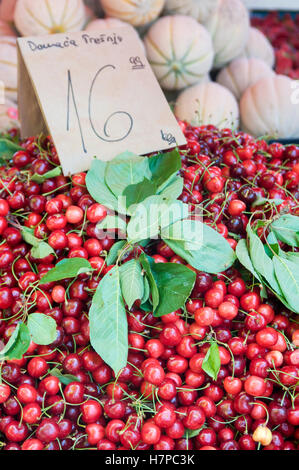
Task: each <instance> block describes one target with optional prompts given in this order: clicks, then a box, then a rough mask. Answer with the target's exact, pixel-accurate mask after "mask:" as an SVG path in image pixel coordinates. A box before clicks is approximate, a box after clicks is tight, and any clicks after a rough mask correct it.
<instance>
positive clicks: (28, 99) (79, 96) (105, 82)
mask: <svg viewBox="0 0 299 470" xmlns="http://www.w3.org/2000/svg"><path fill="white" fill-rule="evenodd" d="M18 52H19V108H20V119H21V125H22V135H23V137H28V136H30V135H36V134H39V133H40V132H49V133H50V134H51V135H52V137H53V139H54V143H55V145H56V148H57V151H58V155H59V157H60V161H61V164H62V167H63V171H64V174H65V175H67V174H74V173H76V172H80V171H84V170H87V169H88V168H89V167H90V163H91V160H92V159H93V158H94V156H96V157H97V158H99V159H101V160H105V161H106V160H111V159H112V158H113V157H115V156H116V155H117V154H118V153H121V152H123V151H125V150H129V151H132V152H135V153H136V154H139V155H144V154H147V153H150V152H154V151H157V150H164V149H167V148H172V147H175V146H176V145H183V144H185V139H184V136H183V134H182V132H181V130H180V127H179V126H178V124H177V121H176V119H175V117H174V116H173V114H172V112H171V110H170V108H169V105H168V103H167V101H166V99H165V97H164V95H163V92H162V90H161V89H160V86H159V84H158V82H157V80H156V78H155V77H154V75H153V72H152V70H151V68H150V66H149V64H148V62H147V60H146V58H145V55H144V50H143V46H142V43H141V41H140V39H139V38H138V36H137V34H136V32H135V31H134V30H133V28H131V27H121V28H116V29H111V30H110V29H105V30H103V31H99V32H97V33H96V34H95V33H92V34H89V33H86V32H79V33H71V34H69V35H67V36H66V35H63V34H58V35H52V36H46V37H34V38H21V39H19V40H18Z"/></svg>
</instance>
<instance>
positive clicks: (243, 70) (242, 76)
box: [216, 58, 274, 100]
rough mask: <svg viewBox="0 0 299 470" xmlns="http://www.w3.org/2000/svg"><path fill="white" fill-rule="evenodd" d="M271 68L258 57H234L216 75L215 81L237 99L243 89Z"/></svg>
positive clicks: (266, 73) (269, 71)
mask: <svg viewBox="0 0 299 470" xmlns="http://www.w3.org/2000/svg"><path fill="white" fill-rule="evenodd" d="M273 73H274V72H273V70H272V69H271V68H270V67H269V66H268V65H267V64H266V62H264V61H263V60H260V59H254V58H252V59H236V60H233V61H232V62H231V63H230V64H229V65H228V66H227V67H225V68H224V69H222V70H221V72H219V74H218V75H217V78H216V81H217V82H218V83H220V85H223V86H225V87H226V88H228V89H229V90H230V91H231V92H232V93H233V94H234V95H235V97H236V98H237V100H239V99H240V98H241V96H242V94H243V93H244V91H245V90H246V89H247V88H248V87H250V86H251V85H254V84H255V83H256V82H257V81H258V80H259V79H260V78H263V77H266V76H267V75H272V74H273Z"/></svg>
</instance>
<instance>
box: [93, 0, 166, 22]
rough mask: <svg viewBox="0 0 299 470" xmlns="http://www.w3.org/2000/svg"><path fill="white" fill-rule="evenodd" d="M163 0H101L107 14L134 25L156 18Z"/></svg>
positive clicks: (162, 5)
mask: <svg viewBox="0 0 299 470" xmlns="http://www.w3.org/2000/svg"><path fill="white" fill-rule="evenodd" d="M164 3H165V0H133V1H132V0H102V1H101V5H102V8H103V10H104V12H105V13H106V15H107V16H111V17H113V18H118V19H120V20H122V21H126V22H127V23H130V24H132V25H134V26H143V25H146V24H148V23H150V22H151V21H153V20H155V19H156V18H158V16H159V15H160V13H161V11H162V10H163V7H164Z"/></svg>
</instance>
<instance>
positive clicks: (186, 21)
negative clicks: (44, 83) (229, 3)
mask: <svg viewBox="0 0 299 470" xmlns="http://www.w3.org/2000/svg"><path fill="white" fill-rule="evenodd" d="M144 44H145V48H146V52H147V57H148V60H149V62H150V64H151V66H152V68H153V70H154V73H155V75H156V77H157V79H158V80H159V82H160V85H161V86H162V88H165V89H166V90H180V89H182V88H185V87H187V86H190V85H193V84H194V83H196V82H198V81H199V80H200V79H201V77H202V76H203V75H205V74H206V73H208V72H209V71H210V70H211V67H212V64H213V57H214V51H213V46H212V40H211V36H210V34H209V33H208V31H207V30H206V29H205V28H204V26H202V25H200V24H199V23H197V21H196V20H195V19H194V18H191V17H190V16H184V15H174V16H164V17H163V18H160V19H159V20H157V21H156V22H155V23H154V24H153V25H152V26H151V28H150V29H149V31H148V33H147V34H146V36H145V38H144Z"/></svg>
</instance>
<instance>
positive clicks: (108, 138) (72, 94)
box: [67, 65, 133, 153]
mask: <svg viewBox="0 0 299 470" xmlns="http://www.w3.org/2000/svg"><path fill="white" fill-rule="evenodd" d="M109 68H110V69H113V70H116V68H115V67H114V65H105V66H104V67H101V68H100V69H99V70H98V72H97V73H96V75H95V77H94V79H93V81H92V84H91V87H90V91H89V99H88V114H89V122H90V125H91V128H92V130H93V132H94V134H95V135H96V136H97V137H98V138H99V139H101V140H103V141H104V142H121V141H122V140H124V139H126V137H128V135H129V134H130V133H131V131H132V129H133V118H132V116H131V115H130V114H129V113H127V112H126V111H115V112H114V113H112V114H110V116H108V118H107V119H106V121H105V123H104V128H103V135H101V133H100V132H98V131H97V129H96V127H95V123H94V120H93V119H92V105H93V102H94V87H95V84H96V82H97V79H98V78H99V76H100V74H101V73H102V72H103V71H104V70H107V69H109ZM71 100H72V101H73V105H74V108H75V113H76V117H77V120H78V124H79V130H80V136H81V142H82V149H83V151H84V153H87V148H86V145H85V140H84V135H83V129H82V125H81V120H80V114H79V111H78V106H77V101H76V97H75V92H74V87H73V81H72V75H71V72H70V70H68V92H67V131H69V130H70V105H71ZM119 115H123V116H126V117H127V118H128V124H129V125H128V129H127V130H126V132H125V133H124V135H122V136H120V137H115V138H113V137H111V136H110V135H109V134H108V126H109V123H110V121H111V120H112V119H113V118H114V117H115V116H119Z"/></svg>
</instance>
